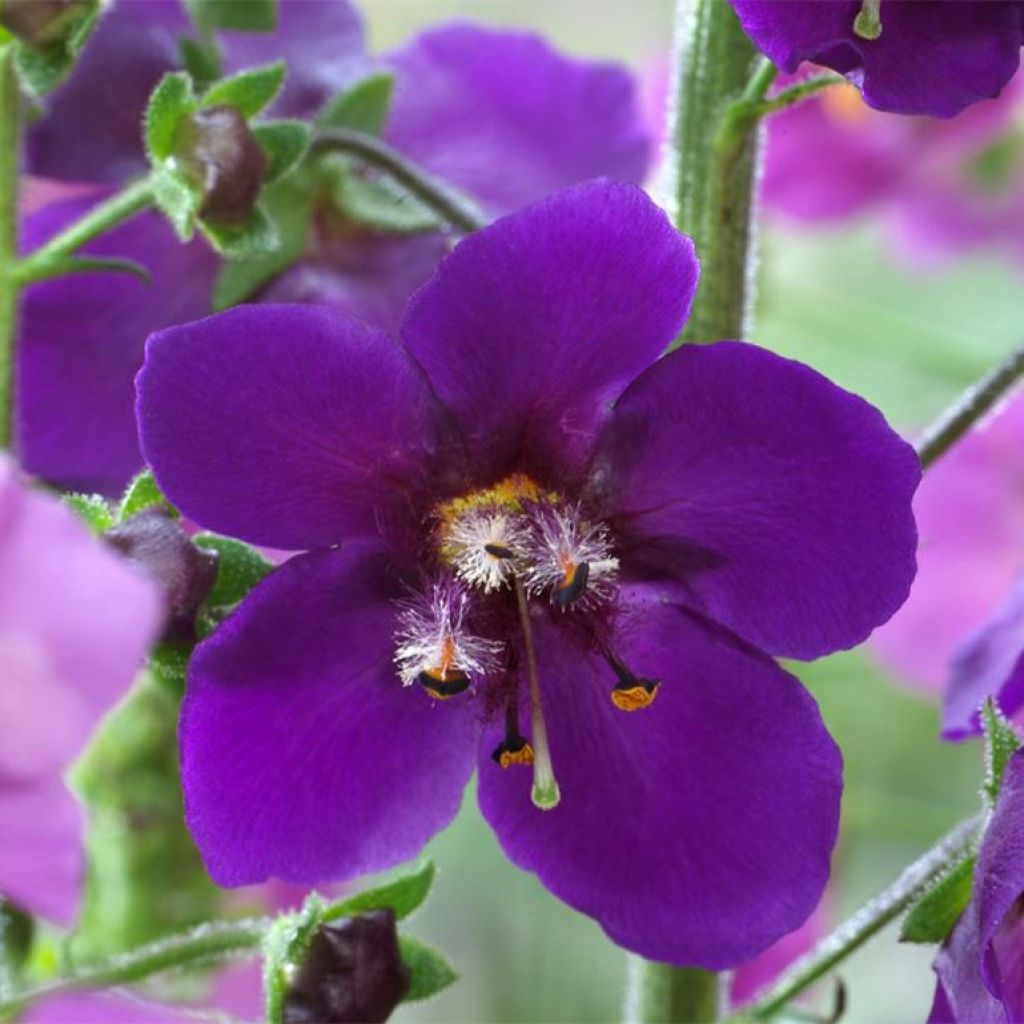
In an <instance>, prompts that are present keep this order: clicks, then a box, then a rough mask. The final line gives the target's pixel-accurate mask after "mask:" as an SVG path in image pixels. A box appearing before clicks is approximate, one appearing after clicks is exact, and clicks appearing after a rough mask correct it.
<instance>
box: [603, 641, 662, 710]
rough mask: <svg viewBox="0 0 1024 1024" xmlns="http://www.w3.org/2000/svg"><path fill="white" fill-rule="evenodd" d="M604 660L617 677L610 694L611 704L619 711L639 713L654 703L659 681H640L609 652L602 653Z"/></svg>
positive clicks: (659, 684)
mask: <svg viewBox="0 0 1024 1024" xmlns="http://www.w3.org/2000/svg"><path fill="white" fill-rule="evenodd" d="M603 653H604V659H605V661H607V662H608V664H609V665H610V666H611V668H612V671H613V672H614V673H615V674H616V675H617V676H618V678H619V681H618V682H617V683H616V684H615V687H614V689H613V690H612V692H611V698H612V703H613V704H614V705H615V706H616V707H617V708H618V709H619V710H620V711H641V710H643V709H644V708H649V707H650V706H651V705H652V704H653V703H654V698H655V697H657V696H658V690H659V689H660V688H661V680H660V679H642V678H640V677H639V676H637V675H635V674H634V673H633V672H632V671H630V669H629V668H628V667H627V666H626V664H625V663H624V662H623V661H622V660H621V659H619V658H617V657H616V656H615V655H614V654H612V652H611V651H604V652H603Z"/></svg>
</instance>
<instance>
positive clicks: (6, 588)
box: [0, 457, 162, 924]
mask: <svg viewBox="0 0 1024 1024" xmlns="http://www.w3.org/2000/svg"><path fill="white" fill-rule="evenodd" d="M0 565H2V566H3V571H2V572H0V818H2V820H3V823H4V835H3V842H0V893H2V894H3V895H5V896H7V897H9V898H10V899H11V900H13V901H14V902H15V903H16V904H18V905H20V906H22V907H24V908H25V909H27V910H29V911H32V912H33V913H38V914H42V915H44V916H45V917H49V918H53V919H54V920H57V921H59V922H61V923H63V924H67V923H69V922H70V921H71V920H72V919H73V918H74V915H75V912H76V909H77V906H78V894H79V888H80V885H81V881H82V878H81V875H82V848H81V829H82V816H81V812H80V810H79V807H78V804H77V803H76V801H75V799H74V797H72V795H71V793H70V792H68V790H67V788H66V787H65V785H64V782H63V780H62V779H61V772H62V771H63V770H64V769H66V768H67V767H68V766H69V765H70V764H71V763H72V762H73V761H74V760H75V758H76V757H77V756H78V755H79V753H80V752H81V750H82V747H83V746H84V744H85V742H86V740H87V739H88V738H89V735H90V733H91V732H92V730H93V728H94V727H95V726H96V724H97V723H98V721H99V720H100V718H101V717H102V715H104V714H105V713H106V711H107V710H108V709H109V708H110V707H111V706H112V705H113V704H114V702H115V701H116V700H118V699H119V698H120V697H121V696H122V694H124V693H125V692H126V691H127V689H128V686H129V684H130V683H131V681H132V677H133V676H134V674H135V672H136V671H137V670H138V668H139V666H140V665H141V662H142V658H143V655H144V654H145V651H146V648H147V646H148V644H149V642H150V641H151V640H152V639H154V638H155V636H156V634H157V632H158V630H159V626H160V621H161V619H162V612H161V608H160V599H159V595H158V594H157V592H156V588H155V587H154V586H153V585H152V584H151V583H150V582H149V580H147V579H144V578H142V576H141V575H140V574H139V573H138V572H137V571H136V570H135V569H134V568H133V567H131V566H129V565H128V564H127V563H126V562H125V561H124V560H123V559H121V558H120V557H118V556H117V555H115V554H114V553H113V552H112V551H110V550H109V549H107V548H105V547H103V546H102V545H101V544H100V542H99V541H98V540H96V539H95V538H93V537H91V536H89V535H88V533H87V532H86V530H85V528H84V527H83V526H82V525H81V523H79V522H78V521H77V520H76V518H75V516H74V515H73V513H72V512H71V511H70V510H68V509H66V508H64V507H63V506H61V505H60V504H59V503H58V502H57V501H55V500H54V499H52V498H50V497H48V496H46V495H43V494H37V493H35V492H32V491H29V490H27V489H25V488H24V487H22V486H21V484H20V483H19V482H18V480H17V479H16V477H15V471H14V467H13V466H12V465H11V463H10V462H8V461H7V460H6V459H3V458H2V457H0Z"/></svg>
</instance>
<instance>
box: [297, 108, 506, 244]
mask: <svg viewBox="0 0 1024 1024" xmlns="http://www.w3.org/2000/svg"><path fill="white" fill-rule="evenodd" d="M310 152H311V153H314V154H315V153H345V154H347V155H349V156H354V157H356V158H357V159H358V160H360V161H362V162H363V163H365V164H369V165H370V166H371V167H376V168H378V169H379V170H382V171H384V172H385V173H386V174H387V175H389V176H390V177H391V178H392V179H393V180H394V181H395V182H397V183H398V184H399V185H401V186H402V187H403V188H404V189H406V190H407V191H409V192H411V193H412V194H413V195H414V196H415V197H416V198H417V199H419V200H420V201H421V202H422V203H424V204H425V205H426V206H428V207H430V209H431V210H433V211H434V213H436V214H437V215H438V216H439V217H440V218H441V219H442V220H444V221H446V222H447V223H448V224H450V225H451V226H452V227H453V228H455V229H456V230H458V231H461V232H463V233H466V234H468V233H470V232H473V231H479V229H480V228H482V227H485V226H486V225H487V223H488V221H487V218H486V217H485V216H484V215H483V213H482V212H481V211H480V210H479V209H478V208H477V207H476V206H475V205H474V204H473V203H471V202H470V201H469V200H467V199H465V198H464V197H463V196H460V195H459V194H458V193H457V192H455V191H454V190H453V189H451V188H449V187H448V186H447V185H445V184H444V183H443V182H442V181H439V180H438V179H437V178H435V177H434V176H433V175H432V174H430V173H429V172H427V171H425V170H423V169H422V168H421V167H417V166H416V165H415V164H414V163H412V161H410V160H407V159H406V158H405V157H404V156H402V154H401V153H399V152H398V151H397V150H395V149H392V148H391V147H390V146H389V145H387V143H385V142H381V141H380V139H377V138H374V137H373V136H372V135H365V134H363V133H362V132H355V131H351V130H349V129H347V128H324V129H322V130H320V131H319V132H317V133H316V135H315V136H314V137H313V142H312V145H311V146H310Z"/></svg>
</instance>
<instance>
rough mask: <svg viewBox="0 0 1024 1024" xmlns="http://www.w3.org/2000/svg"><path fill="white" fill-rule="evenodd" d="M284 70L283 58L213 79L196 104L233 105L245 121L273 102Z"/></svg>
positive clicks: (281, 82) (282, 83) (212, 105)
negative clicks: (218, 79)
mask: <svg viewBox="0 0 1024 1024" xmlns="http://www.w3.org/2000/svg"><path fill="white" fill-rule="evenodd" d="M285 72H286V68H285V64H284V61H283V60H278V61H275V62H274V63H273V64H265V65H263V66H261V67H257V68H246V70H245V71H240V72H239V73H238V74H237V75H231V76H230V77H229V78H222V79H221V80H220V81H219V82H214V83H213V85H211V86H210V87H209V89H207V90H206V92H205V93H203V98H202V99H201V100H200V101H199V105H200V107H216V106H220V105H222V104H224V105H227V106H229V107H234V108H235V110H237V111H238V112H239V113H240V114H241V115H242V116H243V117H244V118H245V119H246V120H248V119H249V118H250V117H255V116H256V115H257V114H258V113H260V111H261V110H263V109H265V108H266V107H268V106H269V105H270V104H271V103H273V101H274V99H275V97H276V96H277V94H278V93H279V92H280V91H281V86H282V85H284V76H285Z"/></svg>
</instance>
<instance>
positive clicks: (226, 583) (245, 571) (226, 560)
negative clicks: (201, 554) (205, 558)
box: [192, 533, 274, 607]
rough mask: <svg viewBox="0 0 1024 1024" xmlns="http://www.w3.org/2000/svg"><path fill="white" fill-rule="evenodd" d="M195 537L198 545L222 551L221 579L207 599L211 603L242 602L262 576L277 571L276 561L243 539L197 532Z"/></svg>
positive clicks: (219, 562) (219, 568)
mask: <svg viewBox="0 0 1024 1024" xmlns="http://www.w3.org/2000/svg"><path fill="white" fill-rule="evenodd" d="M192 540H193V542H194V543H195V545H196V546H197V547H200V548H205V549H206V550H207V551H216V552H217V554H218V555H220V558H219V559H218V562H217V580H216V582H215V583H214V585H213V590H211V591H210V595H209V597H207V599H206V601H205V604H207V605H208V606H211V607H217V606H220V605H236V604H238V602H239V601H241V600H242V598H243V597H245V595H246V594H248V593H249V591H250V590H252V588H253V587H255V586H256V584H257V583H259V582H260V580H262V579H264V578H265V577H266V576H269V575H270V574H271V573H272V572H273V571H274V564H273V563H272V562H268V561H267V560H266V559H265V558H264V557H263V556H262V555H261V554H260V553H259V552H258V551H257V550H256V549H255V548H254V547H251V546H250V545H248V544H246V543H244V542H243V541H240V540H233V539H232V538H230V537H221V536H218V535H217V534H216V533H197V534H196V535H195V536H194V537H193V538H192Z"/></svg>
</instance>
